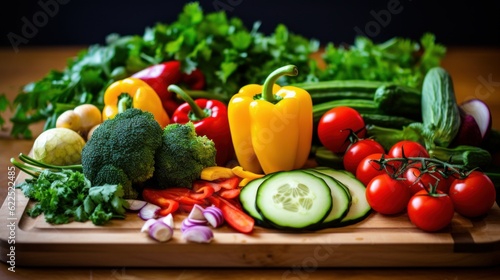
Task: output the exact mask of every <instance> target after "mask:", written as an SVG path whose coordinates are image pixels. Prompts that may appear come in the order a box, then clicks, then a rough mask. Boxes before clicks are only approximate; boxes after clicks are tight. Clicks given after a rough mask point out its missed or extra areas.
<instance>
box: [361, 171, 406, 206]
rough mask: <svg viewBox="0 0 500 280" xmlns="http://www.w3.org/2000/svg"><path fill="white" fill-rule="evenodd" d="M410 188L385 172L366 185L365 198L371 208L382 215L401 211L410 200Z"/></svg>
mask: <svg viewBox="0 0 500 280" xmlns="http://www.w3.org/2000/svg"><path fill="white" fill-rule="evenodd" d="M410 197H411V194H410V189H409V188H408V187H407V186H406V185H405V184H404V183H403V182H402V181H401V180H397V179H394V178H392V177H391V176H389V175H388V174H387V173H386V174H382V175H377V176H376V177H375V178H373V179H372V180H371V181H370V183H368V185H367V186H366V200H367V201H368V204H370V206H371V207H372V209H373V210H375V211H377V212H379V213H380V214H384V215H394V214H399V213H401V212H403V211H404V210H405V209H406V207H407V206H408V202H409V201H410Z"/></svg>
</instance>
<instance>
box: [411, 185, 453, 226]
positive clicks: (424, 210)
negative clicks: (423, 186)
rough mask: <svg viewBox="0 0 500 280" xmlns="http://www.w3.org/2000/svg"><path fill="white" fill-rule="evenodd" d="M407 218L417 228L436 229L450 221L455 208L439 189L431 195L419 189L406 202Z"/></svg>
mask: <svg viewBox="0 0 500 280" xmlns="http://www.w3.org/2000/svg"><path fill="white" fill-rule="evenodd" d="M407 210H408V218H410V221H411V222H412V223H413V224H414V225H415V226H417V227H418V228H419V229H422V230H425V231H429V232H432V231H438V230H441V229H443V228H445V227H446V226H447V225H449V224H450V223H451V220H452V219H453V215H454V214H455V210H454V208H453V202H452V200H451V198H450V197H449V196H448V195H447V194H445V193H442V192H440V191H438V192H437V194H434V195H431V194H429V193H428V192H427V191H426V190H421V191H419V192H417V193H416V194H415V195H414V196H412V197H411V199H410V201H409V202H408V207H407Z"/></svg>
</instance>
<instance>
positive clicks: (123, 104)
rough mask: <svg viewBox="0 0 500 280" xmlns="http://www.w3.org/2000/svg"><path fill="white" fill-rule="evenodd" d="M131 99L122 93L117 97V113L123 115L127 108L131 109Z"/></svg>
mask: <svg viewBox="0 0 500 280" xmlns="http://www.w3.org/2000/svg"><path fill="white" fill-rule="evenodd" d="M132 102H133V100H132V97H131V96H130V95H129V94H128V93H122V94H120V96H118V104H117V107H118V113H123V112H125V110H127V109H128V108H132V105H133V104H132Z"/></svg>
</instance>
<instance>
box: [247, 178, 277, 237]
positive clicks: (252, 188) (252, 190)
mask: <svg viewBox="0 0 500 280" xmlns="http://www.w3.org/2000/svg"><path fill="white" fill-rule="evenodd" d="M266 179H267V177H262V178H258V179H254V180H252V181H250V182H249V183H248V184H247V185H246V186H245V187H244V188H242V189H241V191H240V202H241V206H242V207H243V209H244V210H245V211H246V212H247V214H248V215H250V216H251V217H252V218H253V219H254V220H255V224H257V225H259V226H262V227H272V226H271V225H268V224H267V223H266V222H264V220H263V219H262V216H261V215H260V213H259V212H258V211H257V208H255V198H256V197H257V190H258V189H259V187H260V184H262V182H264V181H265V180H266Z"/></svg>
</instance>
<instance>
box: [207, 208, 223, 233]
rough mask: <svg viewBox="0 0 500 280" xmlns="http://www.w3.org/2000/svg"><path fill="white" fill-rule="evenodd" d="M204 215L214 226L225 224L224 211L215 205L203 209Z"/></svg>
mask: <svg viewBox="0 0 500 280" xmlns="http://www.w3.org/2000/svg"><path fill="white" fill-rule="evenodd" d="M203 216H204V217H205V219H206V220H207V221H208V223H209V224H210V225H211V226H212V227H214V228H218V227H220V226H221V225H222V224H224V216H223V215H222V211H221V210H220V209H219V208H217V207H215V206H214V205H212V206H209V207H207V208H205V209H204V210H203Z"/></svg>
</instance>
